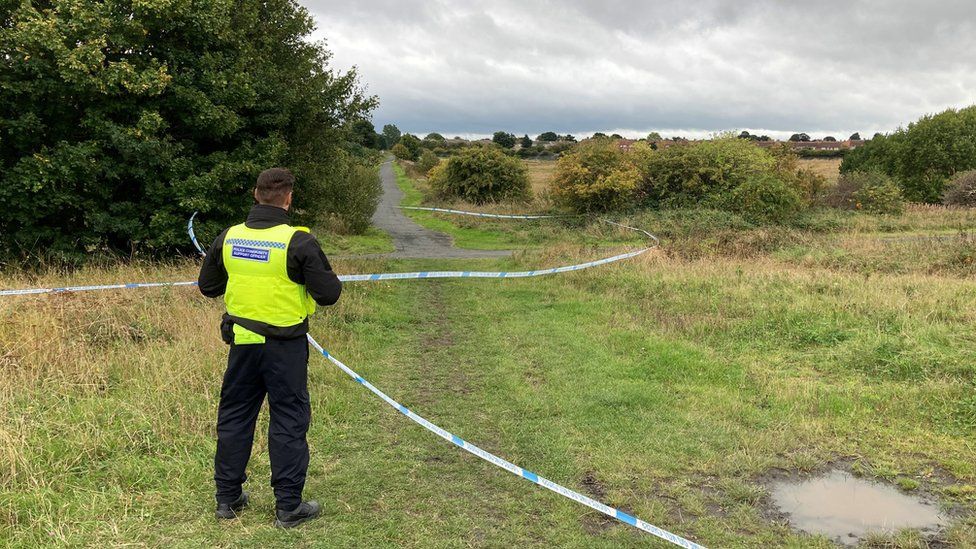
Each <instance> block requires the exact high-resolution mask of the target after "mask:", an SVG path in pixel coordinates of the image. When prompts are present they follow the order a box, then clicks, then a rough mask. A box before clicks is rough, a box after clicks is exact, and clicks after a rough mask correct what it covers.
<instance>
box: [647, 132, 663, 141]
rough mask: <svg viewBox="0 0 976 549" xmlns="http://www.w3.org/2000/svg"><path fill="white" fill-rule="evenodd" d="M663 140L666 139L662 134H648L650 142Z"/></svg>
mask: <svg viewBox="0 0 976 549" xmlns="http://www.w3.org/2000/svg"><path fill="white" fill-rule="evenodd" d="M663 139H664V138H663V137H661V134H659V133H657V132H651V133H649V134H647V140H648V141H662V140H663Z"/></svg>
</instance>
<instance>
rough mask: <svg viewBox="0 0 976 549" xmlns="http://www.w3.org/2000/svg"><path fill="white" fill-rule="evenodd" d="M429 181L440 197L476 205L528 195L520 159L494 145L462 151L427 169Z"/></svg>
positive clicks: (527, 181)
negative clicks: (458, 199)
mask: <svg viewBox="0 0 976 549" xmlns="http://www.w3.org/2000/svg"><path fill="white" fill-rule="evenodd" d="M429 183H430V187H431V189H432V190H433V191H434V193H435V194H436V195H438V196H439V197H441V198H461V199H464V200H467V201H470V202H474V203H476V204H482V203H485V202H490V201H499V200H526V199H528V198H530V197H531V194H532V192H531V190H530V188H529V176H528V172H527V170H526V169H525V166H524V165H523V164H522V162H521V161H520V160H519V159H517V158H515V157H512V156H508V155H506V154H505V153H503V152H502V151H501V150H499V149H497V148H495V147H470V148H467V149H464V150H462V151H461V152H459V153H458V154H457V155H455V156H452V157H451V158H449V159H447V160H446V161H444V162H441V163H440V164H439V165H438V166H437V167H435V168H434V169H433V170H431V172H430V174H429Z"/></svg>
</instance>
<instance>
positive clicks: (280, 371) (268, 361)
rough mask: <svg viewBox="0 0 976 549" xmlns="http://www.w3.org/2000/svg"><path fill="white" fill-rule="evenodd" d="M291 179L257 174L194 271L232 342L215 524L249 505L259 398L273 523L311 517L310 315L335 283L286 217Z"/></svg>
mask: <svg viewBox="0 0 976 549" xmlns="http://www.w3.org/2000/svg"><path fill="white" fill-rule="evenodd" d="M294 184H295V177H294V176H293V175H292V174H291V172H290V171H288V170H287V169H285V168H271V169H269V170H265V171H263V172H261V174H260V175H259V176H258V180H257V185H255V188H254V198H255V199H256V200H257V204H256V205H255V206H254V207H253V208H252V209H251V212H250V214H248V216H247V221H245V222H244V223H242V224H240V225H234V226H233V227H230V228H229V229H227V230H225V231H224V232H223V233H221V235H220V236H218V237H217V239H216V240H214V242H213V244H212V245H211V246H210V251H209V253H208V254H207V257H206V259H205V260H204V262H203V267H202V268H201V269H200V278H199V283H200V292H201V293H203V295H205V296H207V297H218V296H220V295H223V296H224V303H225V305H226V306H227V313H226V314H225V315H224V318H223V321H222V322H221V335H222V336H223V338H224V341H225V342H227V343H229V344H230V356H229V357H228V360H227V371H226V372H225V374H224V382H223V386H222V387H221V390H220V407H219V410H218V412H217V454H216V456H215V458H214V481H215V483H216V485H217V513H216V514H217V518H222V519H232V518H235V517H236V516H237V513H239V512H240V511H241V510H242V509H243V508H244V507H245V506H247V503H248V495H247V492H245V491H243V490H242V488H241V486H242V485H243V484H244V481H245V480H246V479H247V475H246V474H245V468H246V467H247V461H248V459H249V458H250V457H251V444H252V442H253V440H254V426H255V423H256V421H257V417H258V411H259V410H260V409H261V403H262V402H263V401H264V396H265V394H267V396H268V405H269V408H270V412H271V418H270V419H271V423H270V426H269V427H268V453H269V454H270V457H271V486H272V487H273V488H274V494H275V499H276V500H277V502H276V506H275V508H276V510H275V515H276V517H275V519H276V520H275V525H276V526H279V527H282V528H290V527H293V526H297V525H299V524H301V523H303V522H306V521H308V520H311V519H313V518H315V517H316V516H318V514H319V504H318V503H316V502H314V501H302V489H303V488H304V486H305V474H306V471H307V470H308V443H307V441H306V439H305V434H306V432H307V431H308V425H309V421H310V419H311V408H310V406H309V398H308V342H307V341H306V339H305V334H306V333H307V332H308V316H309V315H311V314H312V313H313V312H314V311H315V305H316V304H318V305H322V306H325V305H332V304H334V303H335V302H336V301H338V299H339V294H340V292H341V291H342V283H341V282H340V281H339V278H338V277H337V276H336V274H335V273H334V272H332V267H331V266H330V265H329V260H328V259H327V258H326V257H325V254H324V253H323V252H322V248H321V247H320V246H319V244H318V242H317V241H316V240H315V237H314V236H312V235H311V234H309V232H308V229H306V228H304V227H293V226H292V225H291V224H290V219H289V218H288V209H289V208H290V207H291V200H292V189H293V187H294Z"/></svg>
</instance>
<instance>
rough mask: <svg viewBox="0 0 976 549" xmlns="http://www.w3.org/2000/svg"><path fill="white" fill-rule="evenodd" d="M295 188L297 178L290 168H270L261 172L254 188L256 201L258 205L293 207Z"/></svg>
mask: <svg viewBox="0 0 976 549" xmlns="http://www.w3.org/2000/svg"><path fill="white" fill-rule="evenodd" d="M294 187H295V176H294V175H292V173H291V171H290V170H289V169H288V168H269V169H267V170H264V171H263V172H261V175H259V176H258V182H257V184H256V185H255V186H254V199H255V200H257V201H258V204H267V205H269V206H278V207H279V208H284V209H286V210H287V209H288V208H290V207H291V191H292V189H293V188H294Z"/></svg>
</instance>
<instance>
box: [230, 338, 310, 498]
mask: <svg viewBox="0 0 976 549" xmlns="http://www.w3.org/2000/svg"><path fill="white" fill-rule="evenodd" d="M265 394H267V395H268V406H269V408H270V410H271V424H270V425H269V427H268V453H269V454H270V457H271V486H272V488H274V494H275V499H276V500H277V508H278V509H284V510H286V511H290V510H292V509H294V508H295V507H297V506H298V504H300V503H301V502H302V489H303V488H304V487H305V474H306V472H307V471H308V442H307V441H306V439H305V434H306V433H307V432H308V424H309V421H310V420H311V417H312V409H311V406H310V405H309V400H308V341H307V340H306V339H305V338H304V337H301V338H297V339H287V340H281V339H278V340H275V339H268V340H267V342H266V343H263V344H260V345H231V346H230V356H229V357H228V360H227V372H226V373H225V374H224V383H223V386H222V387H221V389H220V408H219V409H218V412H217V455H216V456H215V457H214V482H215V483H216V484H217V502H218V503H231V502H233V501H234V500H236V499H237V498H238V497H239V496H240V495H241V485H242V484H244V481H245V480H247V475H246V474H245V469H246V468H247V462H248V459H250V457H251V445H252V443H253V441H254V427H255V424H256V422H257V418H258V412H259V411H260V410H261V403H262V402H264V396H265Z"/></svg>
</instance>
